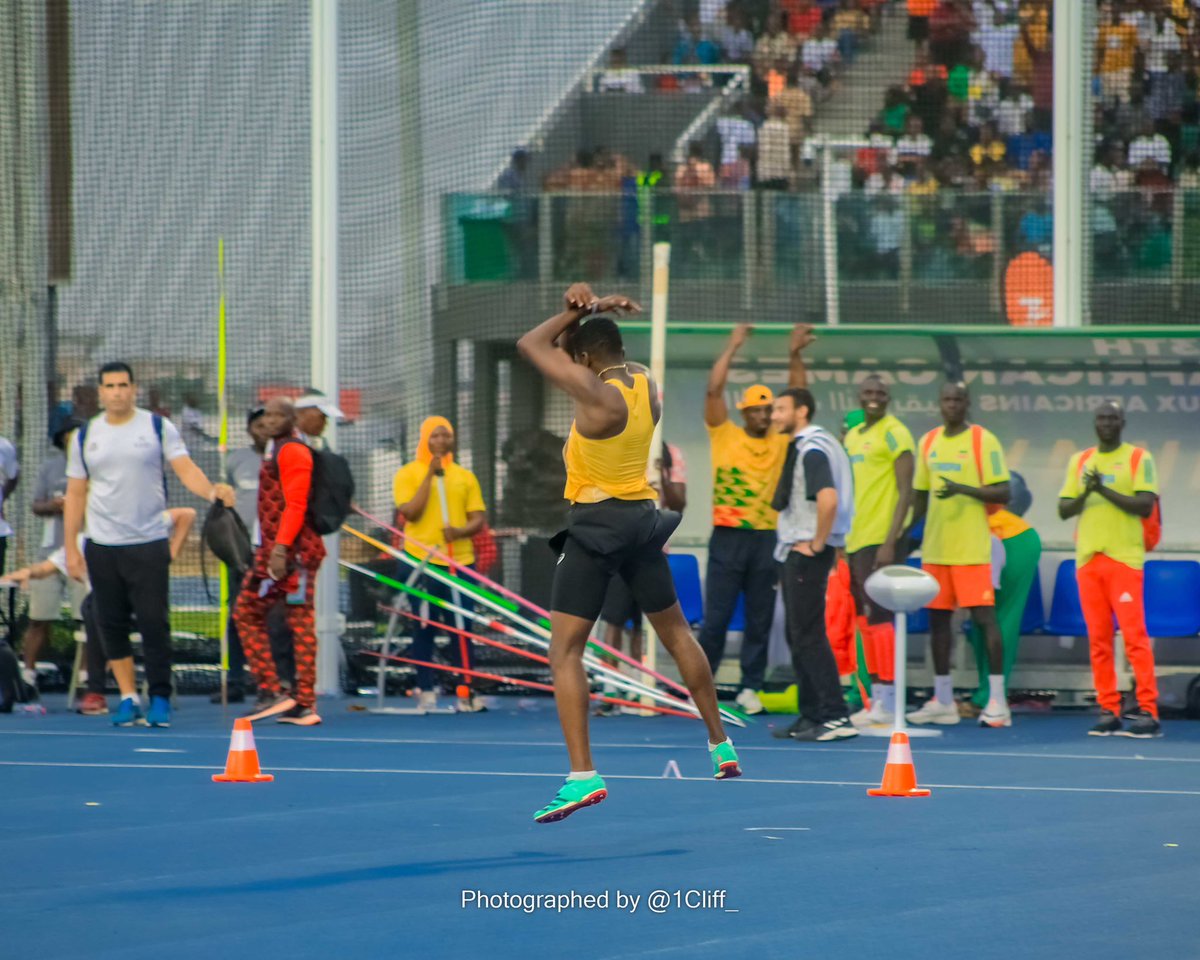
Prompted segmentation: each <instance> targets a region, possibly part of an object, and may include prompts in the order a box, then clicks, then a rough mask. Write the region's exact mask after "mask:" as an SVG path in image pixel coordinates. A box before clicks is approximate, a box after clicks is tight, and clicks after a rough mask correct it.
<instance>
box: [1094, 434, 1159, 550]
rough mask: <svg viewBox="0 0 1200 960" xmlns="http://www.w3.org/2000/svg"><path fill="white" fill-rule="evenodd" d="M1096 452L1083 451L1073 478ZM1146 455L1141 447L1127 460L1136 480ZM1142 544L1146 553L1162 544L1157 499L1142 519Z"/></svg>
mask: <svg viewBox="0 0 1200 960" xmlns="http://www.w3.org/2000/svg"><path fill="white" fill-rule="evenodd" d="M1095 452H1096V448H1095V447H1088V448H1087V449H1086V450H1084V451H1083V454H1082V455H1081V456H1080V458H1079V463H1078V464H1077V465H1076V467H1075V478H1076V479H1079V478H1080V477H1082V476H1083V465H1084V464H1085V463H1087V462H1088V461H1089V460H1090V459H1091V458H1092V455H1093V454H1094V453H1095ZM1145 455H1146V451H1145V450H1143V449H1142V448H1141V447H1134V448H1133V454H1132V455H1131V456H1130V458H1129V473H1130V475H1131V476H1132V477H1133V478H1134V479H1136V478H1137V472H1138V467H1139V466H1141V464H1142V457H1144V456H1145ZM1141 520H1142V543H1143V544H1144V545H1145V548H1146V550H1147V551H1150V550H1153V549H1154V548H1155V547H1157V546H1158V545H1159V543H1160V542H1162V505H1161V501H1160V500H1159V498H1158V497H1155V498H1154V509H1153V510H1151V511H1150V516H1148V517H1142V518H1141Z"/></svg>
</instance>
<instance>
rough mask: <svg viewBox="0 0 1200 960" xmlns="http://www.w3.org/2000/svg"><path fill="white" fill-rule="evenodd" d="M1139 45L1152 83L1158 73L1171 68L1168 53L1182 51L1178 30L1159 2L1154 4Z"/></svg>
mask: <svg viewBox="0 0 1200 960" xmlns="http://www.w3.org/2000/svg"><path fill="white" fill-rule="evenodd" d="M1141 46H1142V51H1143V54H1144V57H1145V65H1146V73H1147V74H1148V76H1149V79H1150V82H1151V84H1152V85H1153V83H1154V80H1155V79H1156V78H1157V77H1158V76H1159V75H1161V74H1164V73H1166V72H1167V71H1168V70H1170V69H1171V62H1170V55H1171V54H1172V53H1181V52H1182V51H1183V44H1182V43H1181V42H1180V40H1179V31H1178V29H1177V28H1176V26H1175V23H1174V22H1173V21H1171V20H1170V19H1169V18H1168V17H1167V11H1166V8H1165V7H1164V6H1163V5H1162V4H1161V3H1160V4H1158V5H1157V6H1156V8H1155V10H1154V13H1153V19H1152V20H1151V22H1150V24H1149V25H1148V27H1147V28H1146V30H1145V33H1143V35H1142V37H1141Z"/></svg>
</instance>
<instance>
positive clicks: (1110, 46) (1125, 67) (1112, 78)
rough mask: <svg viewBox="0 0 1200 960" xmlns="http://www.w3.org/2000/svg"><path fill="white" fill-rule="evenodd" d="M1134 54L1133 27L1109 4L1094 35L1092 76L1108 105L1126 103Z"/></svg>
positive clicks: (1119, 9)
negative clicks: (1107, 13) (1106, 16)
mask: <svg viewBox="0 0 1200 960" xmlns="http://www.w3.org/2000/svg"><path fill="white" fill-rule="evenodd" d="M1137 55H1138V32H1137V27H1135V26H1134V25H1133V24H1131V23H1127V22H1126V21H1125V20H1124V19H1123V18H1122V17H1121V8H1120V7H1119V6H1118V5H1117V4H1115V3H1114V4H1112V6H1111V7H1110V8H1109V18H1108V20H1107V21H1106V22H1105V23H1103V24H1101V26H1100V29H1099V30H1098V31H1097V35H1096V64H1097V68H1096V73H1097V74H1098V75H1099V77H1100V92H1101V95H1102V96H1103V97H1104V98H1105V99H1106V100H1108V101H1110V102H1119V103H1127V102H1128V101H1129V85H1130V82H1131V81H1132V79H1133V67H1134V63H1135V61H1136V59H1137Z"/></svg>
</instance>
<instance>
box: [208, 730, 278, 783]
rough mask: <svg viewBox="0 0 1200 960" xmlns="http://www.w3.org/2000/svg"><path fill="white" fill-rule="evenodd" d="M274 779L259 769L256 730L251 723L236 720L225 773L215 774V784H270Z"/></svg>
mask: <svg viewBox="0 0 1200 960" xmlns="http://www.w3.org/2000/svg"><path fill="white" fill-rule="evenodd" d="M274 779H275V778H274V777H273V776H272V775H271V774H269V773H263V772H262V771H261V770H260V769H259V766H258V748H257V747H255V746H254V728H253V727H251V726H250V721H249V720H234V721H233V736H232V737H231V738H230V741H229V758H228V759H227V760H226V761H225V772H224V773H214V774H213V782H214V783H270V782H271V781H272V780H274Z"/></svg>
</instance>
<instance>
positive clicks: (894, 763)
mask: <svg viewBox="0 0 1200 960" xmlns="http://www.w3.org/2000/svg"><path fill="white" fill-rule="evenodd" d="M867 794H868V796H872V797H927V796H929V791H928V790H922V789H921V788H920V787H918V786H917V770H916V768H915V767H914V766H913V759H912V749H911V748H910V747H909V745H908V734H907V733H893V734H892V742H891V744H889V745H888V755H887V766H885V767H884V768H883V783H881V784H880V785H879V788H878V789H873V790H868V791H867Z"/></svg>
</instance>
